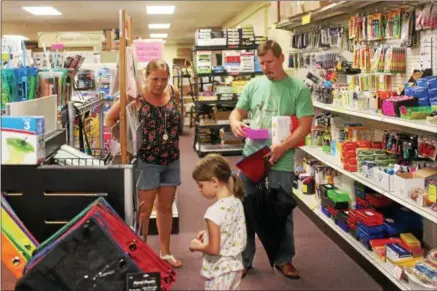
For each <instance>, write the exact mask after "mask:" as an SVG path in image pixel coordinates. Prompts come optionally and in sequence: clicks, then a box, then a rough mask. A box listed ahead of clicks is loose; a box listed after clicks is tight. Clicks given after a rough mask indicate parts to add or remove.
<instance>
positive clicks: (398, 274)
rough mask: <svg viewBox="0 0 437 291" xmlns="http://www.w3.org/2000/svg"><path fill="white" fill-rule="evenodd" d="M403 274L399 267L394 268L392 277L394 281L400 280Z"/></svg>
mask: <svg viewBox="0 0 437 291" xmlns="http://www.w3.org/2000/svg"><path fill="white" fill-rule="evenodd" d="M403 273H404V270H403V269H402V268H401V267H399V266H395V267H394V269H393V275H394V276H395V277H396V279H398V280H400V279H401V277H402V274H403Z"/></svg>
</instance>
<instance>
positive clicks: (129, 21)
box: [127, 16, 134, 46]
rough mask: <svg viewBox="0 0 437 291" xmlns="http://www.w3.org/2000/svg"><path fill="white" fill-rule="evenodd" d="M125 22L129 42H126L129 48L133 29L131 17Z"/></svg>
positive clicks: (132, 39) (132, 37)
mask: <svg viewBox="0 0 437 291" xmlns="http://www.w3.org/2000/svg"><path fill="white" fill-rule="evenodd" d="M127 21H128V23H127V30H128V35H129V42H128V44H129V46H131V45H132V42H133V41H134V28H133V26H132V17H130V16H129V17H128V18H127Z"/></svg>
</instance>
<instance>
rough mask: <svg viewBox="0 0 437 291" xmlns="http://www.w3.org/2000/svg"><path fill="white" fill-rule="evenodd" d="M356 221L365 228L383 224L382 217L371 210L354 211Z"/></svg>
mask: <svg viewBox="0 0 437 291" xmlns="http://www.w3.org/2000/svg"><path fill="white" fill-rule="evenodd" d="M356 220H357V221H359V222H361V223H362V224H364V225H366V226H378V225H381V224H383V223H384V216H383V215H382V214H380V213H378V212H376V211H375V210H373V209H359V210H356Z"/></svg>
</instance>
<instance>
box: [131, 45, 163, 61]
mask: <svg viewBox="0 0 437 291" xmlns="http://www.w3.org/2000/svg"><path fill="white" fill-rule="evenodd" d="M134 47H135V54H136V57H137V61H138V62H139V63H147V62H150V61H152V60H156V59H162V58H163V50H164V44H163V43H162V42H161V41H144V40H135V41H134Z"/></svg>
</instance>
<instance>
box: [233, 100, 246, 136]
mask: <svg viewBox="0 0 437 291" xmlns="http://www.w3.org/2000/svg"><path fill="white" fill-rule="evenodd" d="M245 118H247V111H246V110H244V109H241V108H238V107H236V108H235V109H234V110H232V112H231V115H230V116H229V123H230V124H231V129H232V132H233V133H234V135H235V136H239V137H246V133H245V132H244V131H243V128H245V127H248V126H247V125H246V124H244V123H243V119H245Z"/></svg>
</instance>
